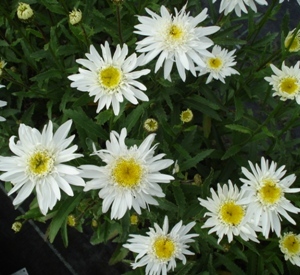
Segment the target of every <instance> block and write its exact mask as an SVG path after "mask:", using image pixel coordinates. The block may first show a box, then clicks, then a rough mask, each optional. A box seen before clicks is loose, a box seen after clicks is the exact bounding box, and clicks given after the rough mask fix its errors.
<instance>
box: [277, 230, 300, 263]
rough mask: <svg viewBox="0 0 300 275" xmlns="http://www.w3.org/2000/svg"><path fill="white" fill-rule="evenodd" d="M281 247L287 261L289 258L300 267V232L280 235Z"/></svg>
mask: <svg viewBox="0 0 300 275" xmlns="http://www.w3.org/2000/svg"><path fill="white" fill-rule="evenodd" d="M279 247H280V250H281V252H282V253H283V254H284V259H285V260H286V261H288V260H289V261H290V262H291V263H292V264H293V265H297V266H299V267H300V234H298V235H297V234H295V233H293V232H288V233H284V235H283V236H281V237H280V240H279Z"/></svg>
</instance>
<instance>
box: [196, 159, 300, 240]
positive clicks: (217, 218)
mask: <svg viewBox="0 0 300 275" xmlns="http://www.w3.org/2000/svg"><path fill="white" fill-rule="evenodd" d="M249 165H250V168H251V172H250V171H249V170H248V169H246V168H245V167H242V173H243V175H244V176H245V177H246V179H244V178H241V179H240V180H241V182H243V183H244V185H243V186H242V187H241V191H239V189H238V187H237V186H236V185H233V184H232V183H231V181H229V185H228V186H227V185H226V184H224V185H223V188H222V187H221V186H220V185H218V194H216V193H215V191H214V190H213V189H211V193H212V199H211V198H208V199H207V200H204V199H201V198H199V200H200V204H201V205H202V206H204V207H206V208H207V209H208V210H209V211H210V212H207V213H206V215H208V216H210V218H209V219H208V220H207V221H206V222H205V224H204V226H203V227H211V229H210V231H209V233H211V232H216V233H217V235H218V236H219V241H220V240H221V239H222V238H223V236H224V235H227V237H228V242H231V241H232V239H233V235H235V236H237V235H239V236H241V238H242V239H244V240H246V241H247V240H248V239H251V240H252V241H257V239H256V233H255V232H261V233H262V235H263V236H264V237H265V238H268V237H269V233H270V231H272V232H273V231H275V233H276V235H277V236H278V237H280V236H281V220H282V217H284V218H286V219H287V220H288V221H289V222H290V223H292V224H295V221H294V220H293V219H292V218H291V217H290V215H289V214H288V212H291V213H295V214H297V213H299V212H300V209H299V208H297V207H295V206H294V205H293V204H292V203H291V202H290V201H289V200H288V199H287V198H286V197H285V194H287V193H296V192H300V188H290V186H291V185H292V184H293V182H294V181H295V179H296V176H295V175H294V174H291V175H289V176H287V177H284V175H285V173H286V170H284V168H285V166H281V167H280V168H278V169H276V168H277V164H276V163H275V162H274V161H272V162H271V164H270V165H269V161H268V160H265V158H263V157H262V158H261V164H260V166H259V165H258V164H256V165H253V164H252V162H250V161H249Z"/></svg>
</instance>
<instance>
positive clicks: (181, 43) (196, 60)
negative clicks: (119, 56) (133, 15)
mask: <svg viewBox="0 0 300 275" xmlns="http://www.w3.org/2000/svg"><path fill="white" fill-rule="evenodd" d="M185 9H186V5H185V6H184V7H183V8H182V9H181V10H180V11H179V12H178V11H177V9H175V15H172V14H170V13H169V11H168V10H167V9H166V7H165V6H161V8H160V13H161V15H158V14H156V13H154V12H152V11H151V10H149V9H146V11H147V13H148V14H149V15H150V16H151V17H148V16H138V20H139V21H140V23H141V24H138V25H136V26H135V28H136V29H137V31H135V33H137V34H139V35H142V36H146V38H144V39H143V40H141V41H139V42H137V48H136V49H137V51H138V52H142V53H147V54H146V55H145V60H144V62H145V63H148V62H150V61H151V60H153V59H154V58H155V57H156V56H159V57H158V59H157V62H156V66H155V72H157V71H158V70H159V68H160V67H161V66H162V65H163V63H164V78H165V79H168V80H171V78H170V73H171V70H172V67H173V63H174V62H175V63H176V67H177V70H178V73H179V75H180V77H181V79H182V80H183V81H185V78H186V74H185V70H189V71H191V73H192V74H193V75H194V76H196V71H195V64H196V65H197V66H200V67H205V63H204V61H203V57H204V56H211V53H210V52H209V51H207V50H206V49H207V48H209V47H210V46H212V45H213V41H212V40H210V39H209V38H207V37H206V36H207V35H210V34H213V33H215V32H217V31H218V30H219V29H220V27H217V26H211V27H197V25H198V24H199V23H200V22H202V21H204V20H205V19H206V17H207V9H204V10H203V11H202V12H201V13H200V14H199V15H197V16H196V17H192V16H190V15H189V13H187V12H186V11H185Z"/></svg>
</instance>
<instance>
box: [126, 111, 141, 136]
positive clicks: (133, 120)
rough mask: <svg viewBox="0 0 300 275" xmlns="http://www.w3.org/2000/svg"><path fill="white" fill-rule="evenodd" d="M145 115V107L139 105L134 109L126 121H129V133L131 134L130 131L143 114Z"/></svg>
mask: <svg viewBox="0 0 300 275" xmlns="http://www.w3.org/2000/svg"><path fill="white" fill-rule="evenodd" d="M143 113H144V107H143V105H138V106H137V107H135V108H134V110H133V111H132V112H131V113H130V114H129V115H128V116H127V118H126V121H128V124H127V131H128V132H130V130H131V129H132V128H133V126H135V125H136V123H137V122H138V120H139V119H140V117H141V116H142V114H143Z"/></svg>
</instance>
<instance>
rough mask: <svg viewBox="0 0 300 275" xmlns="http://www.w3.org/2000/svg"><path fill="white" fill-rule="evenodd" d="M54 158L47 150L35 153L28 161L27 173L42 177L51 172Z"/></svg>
mask: <svg viewBox="0 0 300 275" xmlns="http://www.w3.org/2000/svg"><path fill="white" fill-rule="evenodd" d="M53 166H54V158H53V156H52V154H50V152H49V151H48V150H37V151H35V152H34V153H33V154H32V155H31V156H30V157H29V160H28V171H29V173H30V174H31V175H33V176H37V177H43V176H46V175H48V174H49V173H51V172H52V170H53Z"/></svg>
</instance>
